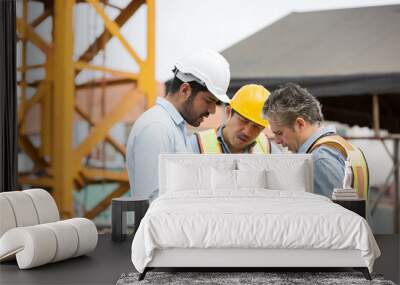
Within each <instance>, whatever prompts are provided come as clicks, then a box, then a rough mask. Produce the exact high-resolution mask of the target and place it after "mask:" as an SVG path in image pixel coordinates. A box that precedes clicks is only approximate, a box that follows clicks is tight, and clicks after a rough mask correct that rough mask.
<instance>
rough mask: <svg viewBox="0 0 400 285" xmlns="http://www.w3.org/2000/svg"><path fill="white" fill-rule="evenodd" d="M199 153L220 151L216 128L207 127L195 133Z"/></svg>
mask: <svg viewBox="0 0 400 285" xmlns="http://www.w3.org/2000/svg"><path fill="white" fill-rule="evenodd" d="M196 136H197V142H198V143H199V148H200V153H222V148H221V145H220V144H219V141H218V137H217V129H209V130H205V131H201V132H198V133H196Z"/></svg>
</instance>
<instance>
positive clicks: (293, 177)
mask: <svg viewBox="0 0 400 285" xmlns="http://www.w3.org/2000/svg"><path fill="white" fill-rule="evenodd" d="M266 174H267V188H268V189H271V190H287V191H303V192H306V191H307V189H306V185H308V183H307V181H306V177H304V171H303V170H302V168H300V167H297V168H296V167H294V168H293V169H292V170H291V172H290V175H286V174H285V173H282V172H280V171H277V170H273V169H271V170H268V171H267V172H266Z"/></svg>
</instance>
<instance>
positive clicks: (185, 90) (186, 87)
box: [179, 82, 192, 101]
mask: <svg viewBox="0 0 400 285" xmlns="http://www.w3.org/2000/svg"><path fill="white" fill-rule="evenodd" d="M190 94H192V87H190V84H189V83H187V82H184V83H182V84H181V86H180V87H179V95H180V97H181V98H182V99H185V101H186V100H187V98H189V97H190Z"/></svg>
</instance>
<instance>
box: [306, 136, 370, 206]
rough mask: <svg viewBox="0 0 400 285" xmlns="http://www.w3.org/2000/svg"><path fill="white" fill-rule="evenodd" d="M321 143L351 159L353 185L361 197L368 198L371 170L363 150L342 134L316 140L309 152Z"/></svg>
mask: <svg viewBox="0 0 400 285" xmlns="http://www.w3.org/2000/svg"><path fill="white" fill-rule="evenodd" d="M320 145H325V146H328V147H332V148H334V149H336V150H337V151H339V152H340V153H341V154H342V155H343V156H344V158H345V159H349V160H350V162H351V167H352V169H353V183H352V187H353V188H354V189H355V190H356V191H357V193H358V197H359V198H364V199H367V198H368V188H369V172H368V165H367V162H366V160H365V157H364V154H363V152H362V151H361V150H360V149H359V148H357V147H355V146H354V145H352V144H351V143H350V142H348V141H346V140H345V139H344V138H342V137H341V136H338V135H329V136H324V137H321V138H319V139H318V140H316V141H315V142H314V144H313V145H312V146H311V147H310V148H309V150H308V151H307V153H311V152H312V151H313V150H314V149H316V148H317V147H319V146H320Z"/></svg>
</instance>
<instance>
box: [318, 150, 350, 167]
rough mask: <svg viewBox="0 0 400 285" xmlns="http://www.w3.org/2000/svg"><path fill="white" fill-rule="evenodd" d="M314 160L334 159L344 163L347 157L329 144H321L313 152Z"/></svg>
mask: <svg viewBox="0 0 400 285" xmlns="http://www.w3.org/2000/svg"><path fill="white" fill-rule="evenodd" d="M312 155H313V159H314V161H318V160H334V161H337V162H338V163H341V164H343V165H344V161H345V158H344V157H343V155H342V153H341V152H340V151H339V150H337V149H335V148H334V147H330V146H327V145H320V146H318V147H317V148H315V149H314V151H313V152H312Z"/></svg>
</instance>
